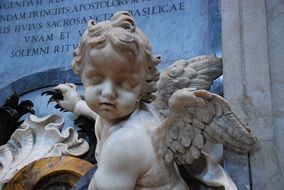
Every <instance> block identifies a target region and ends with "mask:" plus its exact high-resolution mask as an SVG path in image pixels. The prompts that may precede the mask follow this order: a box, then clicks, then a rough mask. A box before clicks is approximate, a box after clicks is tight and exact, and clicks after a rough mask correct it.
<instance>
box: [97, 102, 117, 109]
mask: <svg viewBox="0 0 284 190" xmlns="http://www.w3.org/2000/svg"><path fill="white" fill-rule="evenodd" d="M100 106H101V107H106V108H109V107H112V108H114V107H115V104H113V103H110V102H101V103H100Z"/></svg>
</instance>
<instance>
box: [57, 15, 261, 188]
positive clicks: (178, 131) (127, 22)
mask: <svg viewBox="0 0 284 190" xmlns="http://www.w3.org/2000/svg"><path fill="white" fill-rule="evenodd" d="M160 61H161V57H160V56H154V55H153V54H152V48H151V45H150V42H149V41H148V39H147V37H146V36H145V35H144V34H143V33H142V32H141V30H140V29H139V28H138V27H137V26H136V23H135V20H134V18H133V17H132V16H131V15H130V14H129V13H128V12H118V13H116V14H115V15H114V16H113V17H112V18H111V20H107V21H103V22H99V23H96V22H95V21H94V20H90V21H89V22H88V28H87V30H86V31H85V32H84V34H83V36H82V39H81V42H80V45H79V47H78V48H77V49H75V51H74V58H73V62H72V67H73V70H74V72H75V73H77V74H79V75H80V77H81V79H82V83H83V87H84V97H85V100H83V99H81V98H80V97H79V96H76V97H77V99H76V101H70V102H71V104H77V103H78V104H80V105H79V106H69V111H73V110H72V109H73V108H75V107H76V110H80V113H81V114H83V113H84V110H86V112H85V113H86V115H89V116H90V117H96V123H95V133H96V137H97V147H96V152H95V155H96V159H97V170H96V172H95V173H94V176H93V177H92V180H91V182H90V184H89V186H88V189H89V190H94V189H99V190H102V189H104V190H114V189H115V190H133V189H135V190H142V189H143V190H146V189H147V190H150V189H159V190H183V189H189V186H188V185H187V183H186V182H185V180H184V179H183V178H182V177H181V174H180V172H179V170H178V165H182V166H183V167H184V168H186V169H187V170H188V171H189V172H190V173H191V174H192V176H194V177H196V178H197V179H199V180H200V181H202V182H203V183H205V184H207V185H209V186H223V187H224V188H225V189H237V188H236V186H235V185H234V183H233V182H232V181H231V179H230V178H229V177H228V176H227V175H226V174H225V173H224V171H223V169H222V168H221V166H220V165H218V163H217V162H216V161H214V160H213V159H212V158H211V157H210V155H208V154H207V153H205V152H204V151H203V148H204V146H205V144H206V142H207V140H210V141H213V142H215V143H221V144H223V145H224V146H225V148H227V149H229V150H231V151H233V152H236V153H239V154H247V153H248V152H251V151H255V150H256V149H257V148H258V141H257V139H256V137H255V136H253V135H252V134H251V133H250V130H249V128H248V127H247V125H246V124H245V123H244V122H243V121H241V120H240V119H239V118H238V117H237V116H236V115H235V114H234V113H233V112H232V111H231V109H230V106H229V104H228V102H227V101H226V100H224V99H223V98H222V97H220V96H218V95H216V94H213V93H210V92H208V91H207V90H208V89H209V87H210V85H211V84H212V82H213V80H214V79H216V78H217V77H218V76H220V75H221V73H222V62H221V59H220V58H217V57H213V56H199V57H196V58H193V59H190V60H180V61H177V62H175V63H174V64H172V65H171V66H170V67H169V68H168V69H167V70H166V71H165V72H164V73H163V74H162V75H161V77H159V72H158V70H157V68H156V66H157V65H158V64H159V63H160ZM159 78H160V80H159ZM63 87H64V85H63V86H61V87H60V88H58V89H59V90H60V89H63ZM69 90H72V86H70V85H69ZM73 91H74V88H73ZM66 96H67V95H66ZM57 101H58V103H59V105H60V104H61V105H62V104H64V103H65V104H66V102H64V101H65V97H63V98H62V100H57ZM62 107H64V105H63V106H62ZM79 108H80V109H79ZM202 160H203V162H202ZM196 163H199V164H200V166H199V169H196V167H195V165H196Z"/></svg>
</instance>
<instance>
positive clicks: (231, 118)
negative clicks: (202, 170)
mask: <svg viewBox="0 0 284 190" xmlns="http://www.w3.org/2000/svg"><path fill="white" fill-rule="evenodd" d="M169 108H170V111H171V112H170V114H169V116H168V117H167V118H166V119H165V120H164V121H163V123H162V127H164V130H165V132H164V136H165V138H164V139H165V141H166V142H165V143H164V144H165V145H164V146H165V147H163V148H162V150H163V151H162V154H163V155H164V157H165V158H167V159H166V160H167V161H169V162H171V161H173V160H175V161H176V162H177V163H178V164H191V163H192V162H193V161H194V160H195V159H197V158H199V157H200V155H201V150H202V148H203V146H204V145H205V142H206V140H207V139H208V140H210V141H212V142H216V143H221V144H223V145H224V146H225V148H227V149H228V150H230V151H233V152H235V153H238V154H246V153H248V152H252V151H255V150H257V149H258V148H259V142H258V141H257V139H256V137H255V136H253V135H252V134H251V132H250V130H249V128H248V126H247V125H246V124H245V123H244V122H243V121H242V120H240V119H239V118H238V117H237V116H236V115H235V114H234V113H233V112H232V111H231V108H230V105H229V104H228V102H227V101H226V100H225V99H223V98H222V97H220V96H219V95H216V94H213V93H210V92H208V91H206V90H193V89H188V88H185V89H182V90H178V91H176V92H175V93H173V95H172V96H171V98H170V99H169Z"/></svg>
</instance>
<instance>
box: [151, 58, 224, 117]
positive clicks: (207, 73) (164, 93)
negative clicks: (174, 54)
mask: <svg viewBox="0 0 284 190" xmlns="http://www.w3.org/2000/svg"><path fill="white" fill-rule="evenodd" d="M221 75H222V59H221V58H217V57H215V56H209V55H202V56H198V57H195V58H192V59H190V60H179V61H177V62H175V63H174V64H172V65H171V66H170V67H169V68H168V69H167V70H166V71H165V72H164V73H163V74H162V75H161V77H160V80H159V82H158V89H159V91H158V95H157V99H156V100H155V102H154V105H155V107H156V110H157V112H158V113H159V114H160V115H161V116H162V117H163V118H165V117H166V116H167V114H168V107H169V106H168V101H169V98H170V97H171V95H172V94H173V93H174V92H175V91H177V90H180V89H183V88H193V89H197V90H199V89H204V90H208V89H209V88H210V86H211V85H212V83H213V81H214V80H215V79H216V78H218V77H219V76H221Z"/></svg>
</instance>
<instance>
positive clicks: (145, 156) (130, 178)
mask: <svg viewBox="0 0 284 190" xmlns="http://www.w3.org/2000/svg"><path fill="white" fill-rule="evenodd" d="M136 133H137V132H136ZM149 150H151V143H149V141H147V140H146V139H145V138H144V137H141V136H140V135H139V134H135V133H134V132H133V131H131V132H127V131H124V132H118V133H117V134H113V135H111V136H110V137H109V138H108V139H107V140H106V141H105V143H104V145H103V147H102V149H101V152H100V154H99V165H98V169H97V171H96V173H95V175H94V176H93V178H92V180H91V182H90V185H89V187H88V189H89V190H96V189H104V190H113V189H116V190H133V189H135V186H136V182H137V179H138V177H139V176H141V175H143V173H145V172H146V171H147V170H148V169H149V166H150V164H149V163H150V160H151V158H152V154H151V153H149V152H150V151H149Z"/></svg>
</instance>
